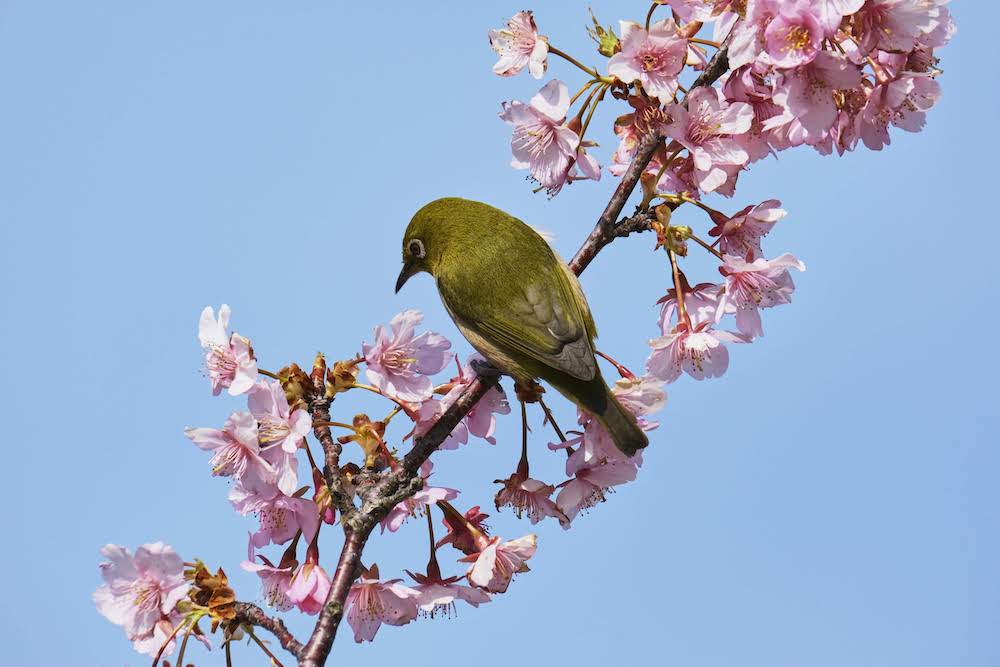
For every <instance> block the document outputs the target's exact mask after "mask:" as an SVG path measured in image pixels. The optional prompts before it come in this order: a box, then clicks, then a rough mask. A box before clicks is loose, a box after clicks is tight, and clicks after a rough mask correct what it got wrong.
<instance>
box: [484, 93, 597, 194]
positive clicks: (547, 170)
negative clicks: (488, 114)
mask: <svg viewBox="0 0 1000 667" xmlns="http://www.w3.org/2000/svg"><path fill="white" fill-rule="evenodd" d="M569 99H570V98H569V90H568V89H567V88H566V84H564V83H563V82H562V81H559V80H558V79H553V80H552V81H549V82H548V83H547V84H545V85H544V86H543V87H542V89H541V90H540V91H538V93H537V94H536V95H535V96H534V97H532V98H531V103H530V104H524V103H522V102H519V101H516V100H515V101H513V102H504V103H503V110H502V111H501V112H500V119H501V120H502V121H504V122H505V123H509V124H510V125H513V126H514V134H513V137H512V138H511V141H510V147H511V151H512V152H513V153H514V159H513V160H512V161H511V163H510V166H512V167H514V168H515V169H528V170H530V171H531V177H532V178H534V179H535V180H536V181H538V183H539V184H541V186H542V187H543V188H545V189H546V190H547V191H548V192H549V194H553V195H554V194H556V193H558V192H559V190H560V189H562V186H563V185H565V184H566V180H567V178H568V177H569V174H570V169H571V168H572V167H573V165H574V163H575V162H576V159H577V155H578V149H579V147H580V136H579V135H578V134H577V133H576V132H574V131H573V130H572V129H570V128H569V127H568V126H567V125H566V123H565V121H566V112H567V111H569Z"/></svg>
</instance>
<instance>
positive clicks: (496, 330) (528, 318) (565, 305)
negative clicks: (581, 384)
mask: <svg viewBox="0 0 1000 667" xmlns="http://www.w3.org/2000/svg"><path fill="white" fill-rule="evenodd" d="M549 278H550V279H549V280H537V281H534V282H529V283H528V284H527V285H526V286H525V287H524V289H523V290H518V292H519V293H518V294H516V295H515V297H514V298H513V299H512V300H511V302H510V304H509V306H508V307H505V308H504V309H503V311H502V312H487V313H485V317H480V318H479V319H478V321H476V322H475V326H476V327H477V328H479V329H480V330H481V332H482V334H483V335H484V336H486V337H487V338H490V339H492V340H494V341H496V342H497V343H500V344H501V345H503V346H504V347H506V348H509V349H511V350H513V351H515V352H518V353H520V354H522V355H525V356H528V357H530V358H532V359H535V360H537V361H540V362H542V363H544V364H546V365H549V366H552V367H554V368H556V369H558V370H560V371H562V372H564V373H567V374H569V375H571V376H573V377H575V378H578V379H580V380H591V379H593V377H594V375H595V374H596V372H597V362H596V361H595V359H594V350H593V348H592V347H591V342H590V332H588V330H587V325H586V323H585V322H584V318H583V313H582V312H581V310H580V307H579V305H578V304H577V303H576V301H575V295H574V294H573V292H572V289H571V286H569V285H567V284H565V283H566V281H565V278H564V277H563V276H562V275H552V276H549Z"/></svg>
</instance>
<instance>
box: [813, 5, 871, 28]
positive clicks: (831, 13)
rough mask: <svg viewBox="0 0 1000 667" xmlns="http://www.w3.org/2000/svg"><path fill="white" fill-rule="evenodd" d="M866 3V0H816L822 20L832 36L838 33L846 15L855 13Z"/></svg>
mask: <svg viewBox="0 0 1000 667" xmlns="http://www.w3.org/2000/svg"><path fill="white" fill-rule="evenodd" d="M864 4H865V0H816V2H815V5H816V10H817V11H818V12H819V17H820V20H821V21H822V22H823V27H824V28H825V29H826V34H827V35H828V36H830V37H832V36H834V35H835V34H836V32H837V28H838V27H839V26H840V22H841V21H843V20H844V17H845V16H850V15H851V14H853V13H855V12H856V11H858V10H859V9H861V6H862V5H864Z"/></svg>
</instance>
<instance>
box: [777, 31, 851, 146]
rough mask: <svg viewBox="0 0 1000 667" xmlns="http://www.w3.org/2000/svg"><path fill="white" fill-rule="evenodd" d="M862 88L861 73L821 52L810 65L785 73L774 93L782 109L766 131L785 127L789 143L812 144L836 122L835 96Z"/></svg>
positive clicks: (849, 64)
mask: <svg viewBox="0 0 1000 667" xmlns="http://www.w3.org/2000/svg"><path fill="white" fill-rule="evenodd" d="M860 84H861V70H860V69H858V67H857V66H856V65H853V64H852V63H850V62H849V61H848V60H847V59H846V58H844V57H843V56H840V55H837V54H834V53H831V52H829V51H821V52H820V53H818V54H816V58H815V60H813V61H812V62H811V63H809V64H807V65H804V66H802V67H799V68H797V69H794V70H789V71H787V72H785V76H784V78H783V80H782V83H781V84H780V85H778V87H777V89H776V90H775V93H774V101H775V102H776V103H777V104H778V105H780V106H781V107H782V108H783V109H784V113H783V114H782V115H781V116H777V117H774V118H771V119H769V120H768V121H767V122H766V123H765V124H764V127H765V129H768V130H773V129H775V128H778V127H782V126H787V130H786V132H787V133H788V137H789V143H791V144H792V145H798V144H801V143H809V144H813V143H816V142H818V141H821V140H822V139H824V138H825V137H826V135H827V132H829V130H830V128H831V127H832V126H833V124H834V121H836V119H837V104H836V100H835V97H834V95H835V93H836V92H837V91H838V90H844V89H851V88H855V87H857V86H859V85H860Z"/></svg>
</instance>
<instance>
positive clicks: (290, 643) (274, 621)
mask: <svg viewBox="0 0 1000 667" xmlns="http://www.w3.org/2000/svg"><path fill="white" fill-rule="evenodd" d="M236 620H237V621H238V622H240V623H245V624H248V625H256V626H257V627H261V628H264V629H265V630H267V631H268V632H270V633H271V634H273V635H274V636H275V638H276V639H277V640H278V643H280V644H281V648H283V649H285V650H286V651H288V652H289V653H291V654H292V655H294V656H295V657H296V658H298V657H299V656H300V655H301V653H302V648H303V647H302V643H301V642H300V641H299V640H297V639H296V638H295V637H293V636H292V633H291V632H289V631H288V628H286V627H285V624H284V622H282V620H281V619H280V618H271V617H270V616H268V615H267V614H265V613H264V610H263V609H261V608H260V607H258V606H257V605H255V604H250V603H249V602H237V603H236Z"/></svg>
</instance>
